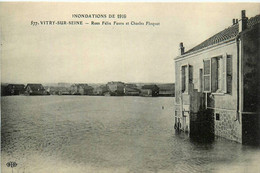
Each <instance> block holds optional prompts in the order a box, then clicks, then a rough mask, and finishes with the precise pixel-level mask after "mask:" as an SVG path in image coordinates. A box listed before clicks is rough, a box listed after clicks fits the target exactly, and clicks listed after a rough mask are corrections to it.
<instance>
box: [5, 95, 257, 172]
mask: <svg viewBox="0 0 260 173" xmlns="http://www.w3.org/2000/svg"><path fill="white" fill-rule="evenodd" d="M1 102H2V108H1V111H2V119H1V121H2V122H1V135H2V137H1V149H2V155H1V159H2V165H1V167H2V168H1V169H2V172H3V173H9V172H10V173H11V171H12V170H11V168H8V167H7V166H6V163H7V162H8V161H15V162H17V163H18V166H17V167H16V168H14V172H15V173H16V172H19V173H22V172H24V173H28V172H30V173H38V172H39V173H47V172H48V173H71V172H76V173H80V172H84V173H85V172H120V173H121V172H134V173H139V172H140V173H143V172H176V173H179V172H181V173H182V172H183V173H186V172H187V173H190V172H234V173H235V172H254V173H255V172H260V165H259V163H260V149H259V148H254V147H250V146H242V145H241V144H238V143H235V142H231V141H227V140H224V139H216V140H215V141H214V142H212V143H199V142H195V141H191V140H190V138H189V137H188V136H187V134H177V133H175V130H174V117H173V115H174V107H173V105H174V98H172V97H168V98H162V97H161V98H160V97H159V98H144V97H94V96H93V97H90V96H35V97H26V96H13V97H2V98H1ZM162 106H163V107H164V108H162Z"/></svg>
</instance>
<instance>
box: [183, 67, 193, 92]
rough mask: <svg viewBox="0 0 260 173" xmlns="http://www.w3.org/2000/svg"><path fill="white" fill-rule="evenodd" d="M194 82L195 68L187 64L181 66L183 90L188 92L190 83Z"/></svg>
mask: <svg viewBox="0 0 260 173" xmlns="http://www.w3.org/2000/svg"><path fill="white" fill-rule="evenodd" d="M192 82H193V68H192V66H191V65H189V64H187V65H184V66H182V67H181V91H182V93H188V90H189V89H188V87H189V84H190V83H192Z"/></svg>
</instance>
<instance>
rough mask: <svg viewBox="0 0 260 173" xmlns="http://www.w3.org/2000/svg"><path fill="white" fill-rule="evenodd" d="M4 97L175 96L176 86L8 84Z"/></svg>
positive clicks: (171, 84)
mask: <svg viewBox="0 0 260 173" xmlns="http://www.w3.org/2000/svg"><path fill="white" fill-rule="evenodd" d="M1 95H2V96H11V95H97V96H146V97H156V96H168V97H174V96H175V85H174V84H173V83H170V84H140V83H138V84H135V83H123V82H120V81H119V82H108V83H107V84H86V83H78V84H68V83H58V84H57V85H46V86H43V85H42V84H27V85H24V84H6V85H3V84H2V86H1Z"/></svg>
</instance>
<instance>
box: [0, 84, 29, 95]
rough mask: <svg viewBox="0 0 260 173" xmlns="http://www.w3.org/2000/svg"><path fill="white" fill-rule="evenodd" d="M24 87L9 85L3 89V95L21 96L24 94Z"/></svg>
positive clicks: (21, 85)
mask: <svg viewBox="0 0 260 173" xmlns="http://www.w3.org/2000/svg"><path fill="white" fill-rule="evenodd" d="M24 87H25V85H23V84H9V85H7V86H6V87H5V89H4V95H21V94H24V91H25V89H24Z"/></svg>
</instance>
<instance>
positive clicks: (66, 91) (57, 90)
mask: <svg viewBox="0 0 260 173" xmlns="http://www.w3.org/2000/svg"><path fill="white" fill-rule="evenodd" d="M47 91H48V92H49V93H50V94H51V95H70V94H71V93H70V88H68V87H49V88H48V90H47Z"/></svg>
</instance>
